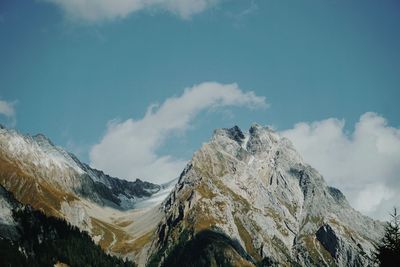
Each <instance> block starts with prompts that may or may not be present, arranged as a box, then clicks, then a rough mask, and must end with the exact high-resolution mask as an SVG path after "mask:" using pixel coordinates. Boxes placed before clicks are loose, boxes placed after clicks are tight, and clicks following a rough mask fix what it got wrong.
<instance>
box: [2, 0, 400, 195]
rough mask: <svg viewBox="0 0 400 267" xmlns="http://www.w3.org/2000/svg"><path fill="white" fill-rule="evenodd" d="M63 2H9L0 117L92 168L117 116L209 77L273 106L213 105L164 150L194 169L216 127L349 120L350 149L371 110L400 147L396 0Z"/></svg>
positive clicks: (345, 129) (140, 112) (138, 115)
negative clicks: (191, 162) (195, 156)
mask: <svg viewBox="0 0 400 267" xmlns="http://www.w3.org/2000/svg"><path fill="white" fill-rule="evenodd" d="M55 2H57V1H54V0H43V1H23V0H2V1H1V3H0V100H1V101H3V102H4V103H3V104H4V105H6V104H7V103H8V104H9V107H12V109H13V112H12V113H10V112H8V113H7V112H4V107H3V109H2V104H1V102H0V113H3V115H0V120H1V122H2V123H4V124H6V125H9V126H14V127H15V128H17V129H18V130H20V131H21V132H24V133H32V134H34V133H38V132H42V133H44V134H46V135H47V136H49V137H50V138H51V139H52V140H53V141H54V142H55V143H56V144H58V145H61V146H64V147H67V148H68V149H70V150H72V151H73V152H75V153H77V154H78V155H79V156H80V157H81V158H82V159H83V160H84V161H86V162H91V161H92V162H93V158H90V151H93V147H94V146H95V145H96V144H99V143H100V144H101V143H102V141H103V140H104V137H105V136H107V125H108V124H109V122H110V120H114V123H115V121H119V122H120V123H123V122H125V121H127V120H130V119H132V120H141V119H142V118H143V117H144V115H145V113H146V110H147V109H148V107H149V105H151V104H153V103H159V104H160V105H161V106H162V104H163V103H164V101H165V100H166V99H170V98H171V97H177V98H179V97H180V96H181V95H182V94H183V92H184V88H192V89H193V88H194V87H193V86H194V85H199V84H202V83H203V82H206V81H215V82H218V83H219V84H221V85H224V84H232V83H237V85H238V87H239V88H240V90H241V92H243V93H246V92H250V91H253V92H254V94H255V96H257V97H265V98H266V101H265V102H266V103H267V104H268V107H266V106H264V107H261V108H249V106H251V105H253V104H254V103H253V102H252V101H249V102H247V103H241V104H240V103H239V104H238V103H236V102H235V103H234V104H228V105H222V107H218V108H215V107H214V106H213V104H210V105H209V106H207V105H205V106H204V108H202V109H201V110H200V111H199V112H198V113H196V115H194V116H193V117H191V118H190V120H189V121H188V122H187V125H185V126H188V127H186V128H185V129H184V130H182V129H181V130H180V131H177V132H176V131H172V132H168V138H166V139H165V140H164V139H163V140H161V141H160V142H159V143H157V146H156V148H154V151H153V152H155V153H156V154H160V155H169V156H171V157H174V158H179V159H182V160H187V159H189V158H190V155H191V154H192V153H193V152H194V151H195V150H196V149H197V148H198V147H199V146H200V145H201V143H202V142H205V141H206V140H207V139H208V138H209V137H210V136H211V134H212V130H213V129H214V128H221V127H230V126H232V125H234V124H237V125H239V126H240V127H242V128H244V129H247V128H248V127H249V126H250V124H251V123H253V122H258V123H260V124H263V125H266V124H268V125H273V126H274V127H275V128H276V129H278V130H279V131H283V130H289V129H293V130H295V129H296V128H295V126H294V125H295V124H296V123H298V122H302V121H305V122H318V121H324V120H326V119H328V118H337V119H338V120H339V121H340V120H342V119H344V120H345V121H346V123H345V124H344V125H343V126H340V125H337V124H335V125H336V126H337V127H339V128H340V131H341V134H342V135H343V136H344V138H348V139H349V140H350V141H352V140H353V139H352V138H353V137H352V134H353V131H354V130H355V128H356V125H357V123H358V122H360V121H361V120H360V116H361V115H363V114H364V113H366V112H375V113H377V114H378V115H377V116H378V117H379V118H382V119H384V120H385V122H384V123H383V124H382V125H381V126H382V127H383V128H385V127H391V128H393V129H394V132H393V136H395V138H398V136H397V134H398V132H396V130H398V129H397V128H398V127H399V125H400V116H399V114H400V108H399V99H400V88H399V87H400V73H399V72H400V49H399V47H400V16H399V12H400V4H399V2H398V1H396V0H393V1H386V0H385V1H370V0H360V1H315V0H314V1H309V0H303V1H295V2H293V1H285V0H279V1H278V0H276V1H269V0H268V1H256V0H254V1H250V0H249V1H246V0H244V1H233V0H232V1H229V0H224V1H218V0H215V1H205V0H204V1H200V2H204V3H205V6H203V7H192V6H190V5H187V6H185V7H183V8H184V9H182V7H181V6H179V5H178V4H177V5H176V6H175V4H174V2H175V1H174V0H170V1H169V2H168V1H164V2H168V3H172V4H168V5H167V4H165V5H164V4H160V5H151V4H149V6H147V7H143V8H142V7H141V8H137V7H134V6H130V7H128V8H125V7H124V8H123V9H118V8H119V7H115V9H113V10H117V11H116V12H117V13H110V12H109V11H110V10H111V9H110V8H111V6H106V7H105V9H104V10H102V9H101V8H99V9H94V10H100V11H101V12H100V11H99V13H95V14H92V13H90V14H88V13H85V12H86V11H87V10H82V9H80V7H70V6H69V5H68V4H66V3H67V2H65V1H58V4H56V3H55ZM78 2H79V1H78ZM89 2H92V3H93V1H89ZM117 2H118V1H117ZM128 2H129V1H128ZM138 2H140V1H138ZM149 2H151V1H149ZM160 2H163V1H160ZM188 2H193V1H188ZM210 2H212V3H211V4H207V3H210ZM60 3H61V4H60ZM110 3H111V2H110ZM110 5H112V4H110ZM112 8H114V7H112ZM191 8H192V9H191ZM118 12H119V13H118ZM230 92H231V91H230ZM2 110H3V112H2ZM368 118H370V117H368ZM371 120H372V119H371ZM309 125H312V124H311V123H310V124H309ZM314 126H315V125H314ZM396 127H397V128H396ZM316 128H318V127H317V126H316ZM313 129H314V128H313ZM314 130H315V129H314ZM393 136H391V137H393ZM293 138H294V139H296V138H295V137H293ZM304 138H306V137H304ZM295 143H296V142H295ZM396 145H397V143H396ZM396 151H397V150H396ZM304 153H305V154H307V151H305V152H304ZM310 161H311V162H312V159H310ZM397 163H398V162H397V161H394V163H393V164H397ZM100 167H101V166H100ZM105 169H106V171H107V170H108V168H107V166H105ZM109 170H110V172H112V168H110V169H109ZM129 178H130V177H129ZM149 179H150V178H149ZM332 181H333V183H334V181H335V180H332ZM386 186H389V183H386ZM382 194H383V193H382Z"/></svg>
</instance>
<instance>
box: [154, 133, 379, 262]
mask: <svg viewBox="0 0 400 267" xmlns="http://www.w3.org/2000/svg"><path fill="white" fill-rule="evenodd" d="M163 210H164V219H162V221H161V222H160V224H159V227H158V230H157V234H158V235H157V238H156V239H155V240H154V241H153V245H152V248H151V249H150V251H151V252H152V254H153V257H152V258H150V259H154V258H157V259H158V260H159V265H161V266H162V265H163V259H166V258H168V255H169V253H171V252H172V251H174V248H175V247H176V245H178V244H181V243H182V240H180V236H181V235H182V233H183V232H185V233H186V236H187V240H184V242H187V241H188V240H191V239H193V238H195V236H196V235H197V233H200V232H202V231H205V230H211V231H214V232H217V233H223V234H224V235H226V236H228V237H229V238H231V239H232V240H237V242H238V243H239V244H240V246H241V247H243V248H244V249H245V251H246V253H247V255H248V257H240V258H235V259H234V260H233V261H234V263H236V265H238V264H239V263H238V262H239V261H240V262H241V263H240V264H241V265H242V266H243V265H248V266H254V265H257V264H258V265H262V264H267V265H266V266H270V265H274V264H275V265H276V266H282V265H290V266H335V265H336V266H368V265H373V262H372V260H371V255H372V252H373V249H374V247H373V240H377V238H378V237H379V236H381V234H382V231H383V225H382V224H381V223H379V222H376V221H373V220H372V219H369V218H367V217H365V216H363V215H361V214H360V213H358V212H357V211H355V210H354V209H352V208H351V207H350V205H349V204H348V202H347V200H346V199H345V197H344V196H343V194H342V193H341V192H340V191H339V190H338V189H335V188H332V187H328V186H327V185H326V183H325V181H324V179H323V177H322V176H321V175H320V174H319V173H318V172H317V171H316V170H315V169H313V168H312V167H310V166H309V165H307V164H306V163H304V162H303V160H302V158H301V157H300V155H299V154H298V153H297V152H296V151H295V149H294V148H293V146H292V144H291V142H290V141H289V140H287V139H286V138H283V137H281V136H280V135H279V134H277V133H275V132H273V131H272V130H271V129H268V128H264V127H261V126H259V125H253V126H252V127H251V128H250V130H249V132H248V133H243V132H242V131H241V130H240V129H239V128H238V127H233V128H230V129H219V130H216V131H215V132H214V136H213V137H212V138H211V140H210V142H208V143H206V144H204V145H203V146H202V148H201V149H200V150H199V151H197V152H196V153H195V154H194V156H193V158H192V160H191V161H190V162H189V163H188V165H187V167H186V168H185V170H184V171H183V172H182V174H181V177H180V179H179V182H178V184H177V185H176V187H175V189H174V191H173V192H171V194H170V195H169V197H168V198H167V199H166V200H165V202H164V205H163ZM361 248H362V249H361ZM185 251H186V253H190V252H188V251H187V250H185ZM186 256H187V255H185V257H186ZM189 256H190V255H189ZM153 262H154V261H153ZM240 264H239V265H240Z"/></svg>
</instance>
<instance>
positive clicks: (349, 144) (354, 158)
mask: <svg viewBox="0 0 400 267" xmlns="http://www.w3.org/2000/svg"><path fill="white" fill-rule="evenodd" d="M344 126H345V122H344V120H339V119H336V118H330V119H326V120H323V121H317V122H312V123H306V122H302V123H298V124H296V125H295V126H294V127H293V128H292V129H289V130H286V131H283V132H282V134H283V135H284V136H286V137H288V138H289V139H290V140H292V142H293V143H294V145H295V147H296V148H297V149H298V150H299V152H300V153H301V155H302V156H303V157H304V159H305V160H306V161H307V162H308V163H310V165H312V166H313V167H315V168H316V169H317V170H318V171H320V172H321V173H322V174H323V175H324V177H325V179H326V180H327V182H328V184H330V185H333V186H335V187H338V188H340V189H341V190H343V191H344V193H345V195H346V196H347V197H348V198H349V200H350V203H351V204H352V205H353V206H354V207H355V208H356V209H358V210H360V211H361V212H364V213H366V214H368V215H371V216H374V217H376V218H386V216H387V213H388V212H389V211H390V210H391V208H392V206H393V205H400V179H399V173H400V129H399V128H394V127H390V126H389V125H388V122H387V120H386V119H385V118H384V117H382V116H380V115H378V114H376V113H372V112H367V113H365V114H363V115H362V116H361V117H360V120H359V121H358V122H357V123H356V125H355V128H354V132H352V133H346V131H345V130H344Z"/></svg>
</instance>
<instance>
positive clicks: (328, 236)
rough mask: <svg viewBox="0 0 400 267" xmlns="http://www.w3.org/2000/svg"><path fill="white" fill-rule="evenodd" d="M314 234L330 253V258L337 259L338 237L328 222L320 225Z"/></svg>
mask: <svg viewBox="0 0 400 267" xmlns="http://www.w3.org/2000/svg"><path fill="white" fill-rule="evenodd" d="M315 236H316V238H317V240H318V241H319V242H320V243H321V244H322V246H323V247H324V248H325V249H326V250H327V251H328V252H329V254H331V256H332V258H334V259H337V258H338V251H339V249H340V239H339V237H338V236H337V235H336V233H335V231H334V230H333V229H332V228H331V227H330V226H329V224H324V225H322V226H321V227H320V228H319V229H318V231H317V232H316V233H315Z"/></svg>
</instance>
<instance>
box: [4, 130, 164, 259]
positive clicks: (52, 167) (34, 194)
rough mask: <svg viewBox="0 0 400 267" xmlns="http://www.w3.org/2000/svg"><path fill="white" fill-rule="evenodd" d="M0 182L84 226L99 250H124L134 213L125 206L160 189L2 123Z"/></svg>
mask: <svg viewBox="0 0 400 267" xmlns="http://www.w3.org/2000/svg"><path fill="white" fill-rule="evenodd" d="M0 185H1V186H3V187H4V188H5V189H6V190H8V191H9V192H11V193H12V194H13V195H14V196H15V198H16V199H17V200H18V201H20V202H21V203H23V204H29V205H31V206H32V207H33V208H35V209H38V210H41V211H43V212H45V213H46V214H47V215H51V216H55V217H59V218H63V219H65V220H67V221H68V222H69V223H71V224H73V225H75V226H78V227H79V228H80V229H81V230H85V231H88V232H89V233H90V234H91V235H92V237H93V239H94V240H95V241H96V242H98V243H99V244H100V245H101V246H102V247H103V248H104V249H105V250H107V251H109V252H112V253H116V254H122V253H123V254H124V255H126V254H127V253H128V252H127V251H126V248H125V242H128V241H129V242H131V241H132V239H134V238H133V237H132V234H133V231H132V230H131V229H128V230H127V229H125V228H126V227H129V225H130V223H131V221H132V219H131V216H134V215H132V212H127V210H130V211H132V210H134V207H135V205H136V204H138V203H141V202H143V201H144V200H146V199H148V198H149V197H151V196H152V195H154V194H157V193H158V192H160V190H161V191H162V189H163V187H162V186H160V185H155V184H152V183H148V182H143V181H141V180H136V181H134V182H131V181H126V180H122V179H118V178H114V177H110V176H109V175H106V174H104V173H103V172H102V171H99V170H96V169H92V168H90V167H89V166H88V165H87V164H84V163H82V162H80V161H79V160H78V159H77V158H76V157H75V156H74V155H73V154H71V153H68V152H67V151H65V150H64V149H62V148H60V147H57V146H55V145H54V144H53V143H52V142H51V141H50V140H49V139H48V138H47V137H45V136H44V135H42V134H39V135H35V136H29V135H22V134H20V133H18V132H16V131H14V130H10V129H5V128H4V127H0ZM6 205H7V204H4V205H3V203H0V207H2V206H4V208H5V207H6ZM6 218H9V217H5V219H6ZM135 238H138V236H135ZM129 252H130V251H129Z"/></svg>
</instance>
